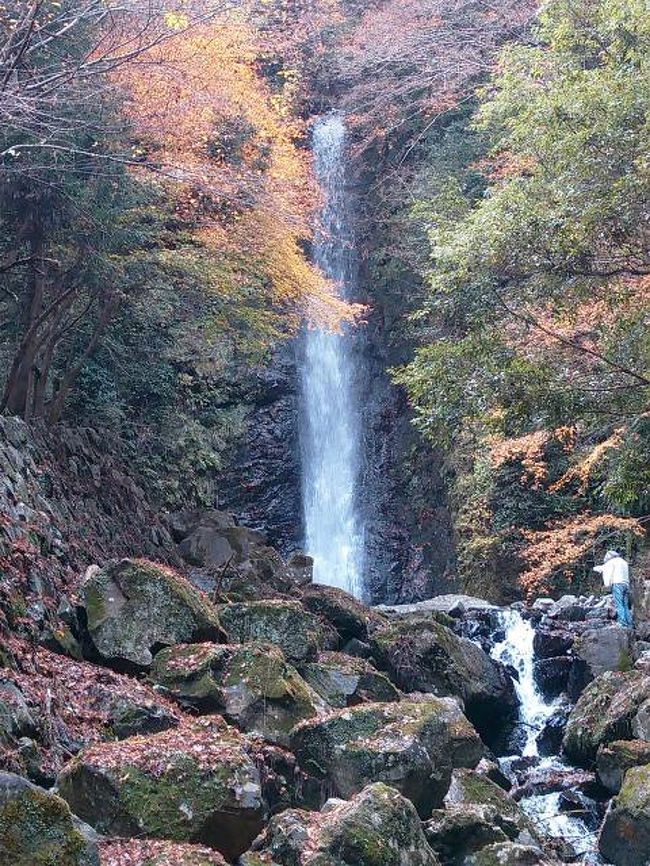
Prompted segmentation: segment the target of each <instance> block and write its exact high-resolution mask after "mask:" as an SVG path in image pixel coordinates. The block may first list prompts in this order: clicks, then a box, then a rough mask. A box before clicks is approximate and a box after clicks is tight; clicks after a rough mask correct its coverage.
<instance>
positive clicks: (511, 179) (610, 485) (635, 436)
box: [393, 0, 650, 584]
mask: <svg viewBox="0 0 650 866" xmlns="http://www.w3.org/2000/svg"><path fill="white" fill-rule="evenodd" d="M648 57H650V19H649V18H648V15H647V9H646V8H645V4H644V3H643V2H641V0H554V2H551V3H550V4H547V5H546V6H545V7H544V8H543V11H542V12H541V13H540V15H539V20H538V26H537V28H536V31H535V40H534V41H533V42H532V43H531V42H528V43H526V44H518V45H511V46H508V47H507V48H506V49H505V50H504V51H503V53H502V55H501V58H500V63H499V66H498V71H497V73H496V74H495V75H494V77H493V78H492V79H491V80H489V81H488V82H486V83H485V85H484V86H483V88H482V90H481V91H480V93H479V100H480V101H479V104H478V107H477V106H476V105H475V104H470V107H471V112H469V111H468V112H465V113H463V114H461V115H460V116H456V117H454V118H453V119H452V120H451V122H450V123H449V125H448V127H447V128H446V131H445V132H443V133H442V134H440V133H439V134H438V138H437V142H436V147H437V155H436V156H433V157H432V156H431V155H429V156H428V157H427V158H426V161H425V163H424V165H423V168H422V169H421V171H422V173H423V175H427V174H428V179H427V180H426V181H425V182H423V183H421V184H420V194H421V200H420V201H419V203H418V204H417V205H416V206H415V207H414V208H412V209H411V219H412V221H413V223H414V225H415V226H416V231H418V232H421V231H422V230H423V229H424V230H425V231H426V232H427V234H428V237H429V242H430V252H431V260H430V262H429V263H428V264H426V265H425V267H424V270H425V272H426V274H427V280H428V286H429V289H428V292H427V296H426V298H425V299H424V301H423V303H422V305H421V306H422V308H421V310H420V311H419V312H417V313H416V314H414V315H413V316H412V317H411V320H412V328H414V329H415V331H416V333H418V341H419V343H420V347H419V348H418V349H416V351H415V353H414V356H413V358H412V359H411V360H410V362H409V363H408V364H406V365H405V366H403V367H401V368H399V369H397V370H395V371H394V374H393V375H394V380H395V381H396V382H397V383H399V384H402V385H404V386H405V387H406V389H407V391H408V393H409V396H410V398H411V401H412V404H413V407H414V410H415V423H416V425H417V426H418V428H419V429H420V430H421V431H422V432H423V434H424V435H425V436H426V437H427V438H429V439H430V440H431V441H432V442H434V443H435V444H437V445H443V446H445V447H446V448H447V450H448V451H449V453H450V454H453V462H454V466H455V470H456V482H455V485H456V490H455V493H454V499H455V508H456V528H457V531H458V536H459V559H460V565H459V567H460V570H461V573H462V574H463V575H464V577H465V578H466V579H467V581H468V582H470V583H471V581H472V580H476V579H477V578H478V577H479V576H480V577H481V578H482V579H484V578H485V574H486V572H489V573H490V576H488V578H487V582H488V583H489V582H490V580H498V578H497V575H498V574H499V573H500V571H501V573H502V572H503V570H504V561H505V562H508V561H509V562H510V563H512V562H513V561H516V559H517V556H518V555H519V553H520V552H521V550H522V539H521V536H520V533H519V530H520V529H526V530H540V531H541V530H542V528H543V527H545V526H551V525H552V522H553V521H555V520H563V519H569V518H571V516H572V515H576V514H580V513H581V510H585V513H587V510H590V511H594V510H596V511H598V510H601V511H602V510H612V511H613V512H614V513H615V514H622V515H637V516H640V515H643V514H645V513H646V512H647V509H648V505H649V504H650V501H649V500H648V492H647V491H648V489H650V483H649V481H650V479H649V476H648V470H647V466H648V448H649V445H648V443H649V441H650V435H649V433H650V430H649V426H648V422H647V419H646V418H645V416H643V415H642V414H641V413H642V412H643V407H644V406H645V405H646V403H647V392H648V386H649V385H650V379H649V378H648V373H647V370H648V361H649V360H650V339H649V337H648V329H647V312H648V300H647V285H648V276H647V275H648V274H650V261H648V258H647V218H648V214H647V202H648V199H649V195H648V194H649V192H650V183H649V181H650V177H649V174H648V170H647V169H648V161H647V141H648V123H647V106H648V104H649V102H650V74H649V69H648ZM448 145H451V148H450V147H449V146H448ZM560 427H561V428H566V429H569V428H571V429H574V430H576V431H577V446H576V448H575V449H573V447H572V448H568V449H567V450H566V452H563V451H562V449H561V448H560V449H559V451H558V452H557V453H555V454H548V455H547V465H546V471H548V473H549V474H548V476H547V477H546V478H545V481H544V483H543V484H540V483H539V481H538V480H536V481H534V480H531V479H530V478H528V479H527V478H526V472H523V474H522V471H521V469H522V464H521V463H517V462H516V461H515V462H512V461H510V462H509V461H506V462H505V463H503V462H502V463H501V464H500V465H499V468H498V470H496V469H495V467H494V466H493V465H491V463H490V460H489V459H487V458H484V457H483V456H482V455H483V454H486V453H487V454H489V452H490V449H491V448H492V446H493V444H494V443H495V442H499V441H503V440H507V439H509V438H516V437H521V436H523V435H525V434H528V433H530V432H531V431H541V430H544V429H548V430H553V429H554V428H560ZM614 431H622V432H621V433H620V437H621V438H620V441H618V439H617V438H616V437H617V436H618V435H619V434H616V436H614ZM612 436H614V438H615V439H616V441H614V442H613V444H612V446H611V447H607V448H605V449H604V451H603V454H602V455H599V452H598V449H599V447H600V444H599V443H605V442H606V441H609V439H610V438H611V437H612ZM590 455H593V456H592V457H590ZM592 464H593V465H592ZM572 467H574V469H572ZM575 467H583V468H582V470H580V471H579V470H578V468H575ZM585 467H588V468H585ZM572 472H573V475H571V473H572ZM581 472H582V474H581ZM563 473H568V474H567V479H568V478H571V477H573V478H574V481H573V483H572V484H571V483H568V481H567V482H566V483H565V482H564V479H563ZM583 476H584V477H583ZM554 482H558V484H557V486H554ZM560 482H562V483H560ZM505 570H506V571H508V568H507V566H506V568H505ZM511 570H512V569H510V571H511ZM507 582H508V581H507V580H506V584H507Z"/></svg>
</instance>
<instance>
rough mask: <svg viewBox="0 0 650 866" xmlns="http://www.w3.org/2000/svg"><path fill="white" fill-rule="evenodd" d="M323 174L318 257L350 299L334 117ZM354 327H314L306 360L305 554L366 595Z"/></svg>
mask: <svg viewBox="0 0 650 866" xmlns="http://www.w3.org/2000/svg"><path fill="white" fill-rule="evenodd" d="M313 153H314V163H315V171H316V176H317V178H318V180H319V182H320V185H321V188H322V190H323V194H324V206H323V210H322V213H321V218H320V223H319V226H318V229H317V232H316V236H315V239H314V260H315V262H316V264H317V265H318V266H319V267H320V268H321V270H322V271H323V272H324V273H325V275H326V276H327V277H329V278H330V279H332V280H333V281H334V282H335V283H336V284H337V285H338V287H339V292H340V294H341V295H342V296H343V297H350V294H351V282H352V280H353V268H352V265H351V249H352V246H353V244H352V238H351V230H350V221H349V219H348V211H349V207H348V200H347V199H348V197H347V192H346V186H345V123H344V120H343V117H342V116H341V115H340V114H339V113H337V112H334V113H332V114H328V115H326V116H324V117H321V118H319V119H318V120H317V121H316V124H315V126H314V132H313ZM353 339H354V337H353V335H352V334H351V333H350V332H349V330H344V331H343V333H332V332H330V331H325V330H322V329H320V328H311V329H309V330H308V331H307V332H306V334H305V340H304V353H303V357H302V359H301V361H302V363H301V382H302V407H303V411H302V419H301V443H302V465H303V468H302V476H303V485H302V488H303V510H304V524H305V550H306V552H307V553H308V554H309V555H310V556H312V557H313V559H314V581H315V582H316V583H325V584H328V585H330V586H338V587H340V588H341V589H344V590H346V591H347V592H349V593H351V594H352V595H355V596H357V597H359V596H361V594H362V591H363V585H362V584H363V581H362V571H363V558H364V545H363V526H362V522H361V518H360V515H359V510H358V507H357V482H358V477H359V466H360V450H361V436H362V434H361V416H360V411H359V406H358V395H357V393H356V389H355V381H356V379H357V371H356V369H355V364H356V359H355V356H354V353H353V351H352V341H353Z"/></svg>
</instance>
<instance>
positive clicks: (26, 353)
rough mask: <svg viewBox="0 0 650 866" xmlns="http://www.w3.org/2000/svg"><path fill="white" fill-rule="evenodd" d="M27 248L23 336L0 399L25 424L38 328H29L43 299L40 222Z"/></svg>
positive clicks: (33, 231) (41, 305)
mask: <svg viewBox="0 0 650 866" xmlns="http://www.w3.org/2000/svg"><path fill="white" fill-rule="evenodd" d="M29 245H30V255H31V258H32V263H31V271H32V279H31V286H30V292H29V295H28V297H27V299H26V303H25V306H24V312H23V329H24V330H23V333H24V335H25V336H24V338H23V340H22V342H21V344H20V346H19V348H18V350H17V353H16V357H15V358H14V363H13V364H12V369H11V371H10V374H9V378H8V381H7V384H6V388H5V397H4V400H3V404H4V405H5V406H6V408H7V409H8V410H9V412H11V414H12V415H19V416H20V417H21V418H24V419H25V420H26V421H28V420H29V415H30V411H31V396H32V394H31V391H32V386H33V365H34V361H35V358H36V352H37V350H38V340H37V337H38V329H35V328H34V327H33V326H34V323H35V322H37V321H38V320H39V318H40V314H41V311H42V308H43V299H44V296H45V275H44V273H43V270H42V267H43V263H42V259H43V252H44V238H43V229H42V226H41V225H40V223H36V224H35V225H34V227H33V229H32V235H31V237H30V241H29Z"/></svg>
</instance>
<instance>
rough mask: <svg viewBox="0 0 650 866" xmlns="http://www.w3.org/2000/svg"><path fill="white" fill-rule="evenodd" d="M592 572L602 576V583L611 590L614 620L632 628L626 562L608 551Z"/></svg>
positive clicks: (615, 553) (618, 554) (628, 576)
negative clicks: (614, 611) (614, 609)
mask: <svg viewBox="0 0 650 866" xmlns="http://www.w3.org/2000/svg"><path fill="white" fill-rule="evenodd" d="M594 571H598V572H599V573H600V574H602V576H603V583H604V584H605V586H606V587H607V589H611V591H612V596H613V597H614V605H615V606H616V619H617V620H618V622H619V623H620V625H622V626H624V627H625V628H632V612H631V610H630V569H629V567H628V564H627V562H626V561H625V560H624V559H623V557H622V556H621V554H620V553H618V551H616V550H608V551H607V553H606V554H605V557H604V559H603V564H602V565H596V566H595V567H594Z"/></svg>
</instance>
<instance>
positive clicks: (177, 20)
mask: <svg viewBox="0 0 650 866" xmlns="http://www.w3.org/2000/svg"><path fill="white" fill-rule="evenodd" d="M164 19H165V24H166V25H167V27H169V29H170V30H185V29H186V28H187V27H189V24H190V21H189V18H188V17H187V15H185V14H184V13H182V12H165V15H164Z"/></svg>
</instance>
